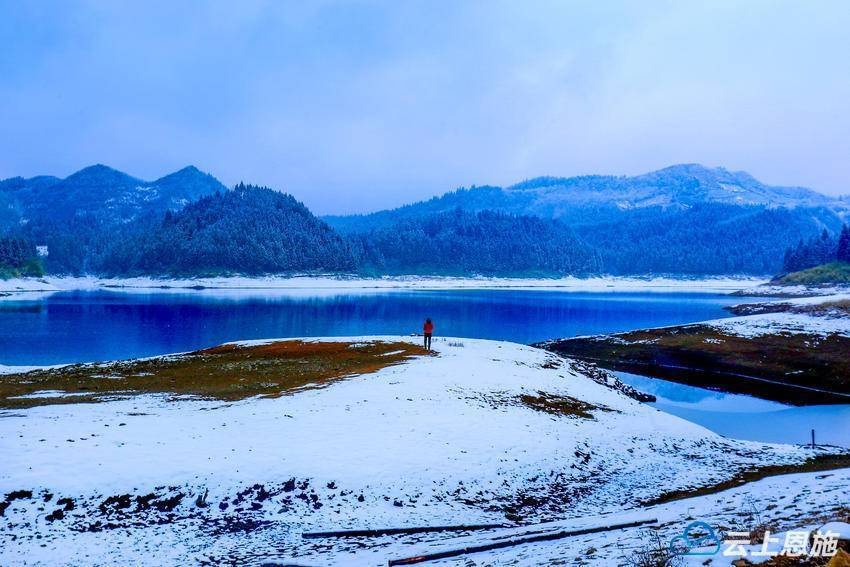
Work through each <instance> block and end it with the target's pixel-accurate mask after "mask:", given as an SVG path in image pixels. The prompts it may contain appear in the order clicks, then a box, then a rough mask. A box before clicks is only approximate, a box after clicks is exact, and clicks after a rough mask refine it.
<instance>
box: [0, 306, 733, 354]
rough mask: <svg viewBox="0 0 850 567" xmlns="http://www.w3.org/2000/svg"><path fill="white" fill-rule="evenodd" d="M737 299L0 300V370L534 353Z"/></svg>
mask: <svg viewBox="0 0 850 567" xmlns="http://www.w3.org/2000/svg"><path fill="white" fill-rule="evenodd" d="M740 301H741V298H735V297H729V296H724V295H714V294H697V293H616V292H607V293H578V292H561V291H518V290H448V291H446V290H443V291H419V290H417V291H389V292H386V291H368V292H354V293H352V292H349V291H345V292H340V293H335V292H322V293H320V294H309V293H305V292H293V291H291V290H261V291H257V290H227V291H223V290H203V291H183V292H170V291H155V292H149V293H140V292H136V291H133V292H126V291H94V292H62V293H55V294H52V295H48V296H45V297H42V298H40V299H35V300H15V299H13V298H5V300H3V301H0V364H7V365H30V364H59V363H67V362H88V361H96V360H114V359H120V358H131V357H138V356H152V355H157V354H164V353H170V352H181V351H187V350H193V349H198V348H203V347H208V346H212V345H216V344H220V343H222V342H226V341H235V340H241V339H256V338H268V337H302V336H346V335H388V334H392V335H405V334H410V333H415V332H418V331H419V330H420V329H421V325H422V321H423V320H424V319H425V318H426V317H431V318H432V319H433V320H434V322H435V324H436V331H435V333H436V335H444V336H455V337H475V338H485V339H502V340H509V341H515V342H520V343H530V342H534V341H540V340H544V339H551V338H558V337H569V336H576V335H589V334H598V333H610V332H617V331H627V330H631V329H637V328H645V327H657V326H661V325H676V324H681V323H690V322H695V321H702V320H706V319H715V318H718V317H724V316H727V315H728V313H727V312H726V311H724V310H723V306H724V305H729V304H733V303H738V302H740Z"/></svg>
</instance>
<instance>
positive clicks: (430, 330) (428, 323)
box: [422, 319, 434, 350]
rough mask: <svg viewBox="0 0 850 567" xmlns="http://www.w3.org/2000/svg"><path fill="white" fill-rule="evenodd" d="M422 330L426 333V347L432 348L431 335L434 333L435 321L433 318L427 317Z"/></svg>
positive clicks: (427, 348)
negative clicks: (432, 320)
mask: <svg viewBox="0 0 850 567" xmlns="http://www.w3.org/2000/svg"><path fill="white" fill-rule="evenodd" d="M422 332H423V333H424V334H425V349H426V350H431V335H433V334H434V323H432V322H431V319H425V325H423V326H422Z"/></svg>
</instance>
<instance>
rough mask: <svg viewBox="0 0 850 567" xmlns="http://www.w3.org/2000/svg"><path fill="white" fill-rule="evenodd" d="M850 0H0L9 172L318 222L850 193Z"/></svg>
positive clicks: (4, 148) (5, 165)
mask: <svg viewBox="0 0 850 567" xmlns="http://www.w3.org/2000/svg"><path fill="white" fill-rule="evenodd" d="M848 29H850V2H847V1H846V0H835V1H829V0H824V1H819V0H811V1H808V0H799V1H796V2H786V1H782V0H771V1H759V0H735V1H725V0H712V1H711V2H701V1H700V2H697V1H693V2H688V1H684V0H683V1H657V0H643V1H640V2H634V1H625V2H618V1H590V0H588V1H587V2H570V1H566V0H563V1H553V2H547V1H525V0H524V1H522V2H516V1H510V2H508V1H505V2H502V1H499V0H489V1H463V0H452V1H449V0H430V1H421V2H420V1H417V0H386V1H382V2H378V1H325V0H308V1H298V2H284V1H260V0H240V1H239V2H236V1H226V2H225V1H215V0H210V1H205V2H196V1H191V0H185V1H180V2H172V1H160V0H146V1H144V2H142V1H138V2H124V1H117V0H115V1H113V0H102V1H94V2H90V1H75V0H61V1H60V0H53V1H44V0H29V1H26V2H24V1H21V0H0V42H2V49H0V178H6V177H12V176H17V175H21V176H24V177H29V176H33V175H41V174H50V175H57V176H60V177H64V176H67V175H69V174H71V173H73V172H74V171H76V170H79V169H81V168H83V167H85V166H87V165H91V164H94V163H104V164H106V165H110V166H112V167H115V168H116V169H120V170H122V171H126V172H127V173H130V174H131V175H134V176H137V177H140V178H143V179H148V180H152V179H156V178H158V177H160V176H162V175H165V174H167V173H170V172H172V171H174V170H177V169H179V168H182V167H184V166H186V165H189V164H192V165H195V166H197V167H198V168H200V169H202V170H204V171H208V172H210V173H212V174H213V175H215V176H216V177H218V178H219V179H221V180H222V181H223V182H224V183H226V184H234V183H237V182H239V181H245V182H250V183H256V184H263V185H268V186H270V187H273V188H275V189H280V190H284V191H287V192H289V193H292V194H293V195H295V197H297V198H298V199H300V200H302V201H303V202H305V203H306V204H307V205H308V206H309V207H310V208H311V209H313V210H314V211H315V212H317V213H320V214H329V213H349V212H366V211H371V210H377V209H382V208H387V207H394V206H398V205H401V204H404V203H408V202H411V201H415V200H419V199H423V198H428V197H431V196H433V195H437V194H441V193H443V192H446V191H449V190H453V189H455V188H457V187H460V186H470V185H484V184H496V185H508V184H511V183H514V182H517V181H521V180H523V179H527V178H532V177H536V176H539V175H556V176H572V175H584V174H591V173H602V174H615V175H633V174H639V173H643V172H647V171H652V170H655V169H659V168H661V167H665V166H668V165H672V164H675V163H684V162H688V163H689V162H698V163H703V164H705V165H708V166H723V167H726V168H728V169H732V170H746V171H748V172H750V173H752V174H753V175H755V176H756V177H757V178H759V179H761V180H762V181H764V182H766V183H771V184H781V185H802V186H808V187H812V188H814V189H816V190H819V191H821V192H824V193H827V194H833V195H834V194H848V193H850V159H848V157H850V104H849V103H850V33H848V31H847V30H848Z"/></svg>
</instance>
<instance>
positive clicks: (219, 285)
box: [0, 276, 765, 293]
mask: <svg viewBox="0 0 850 567" xmlns="http://www.w3.org/2000/svg"><path fill="white" fill-rule="evenodd" d="M764 281H765V280H764V279H763V278H762V279H760V278H750V277H740V278H738V277H718V278H696V279H689V278H672V277H654V276H647V277H615V276H605V277H593V278H576V277H565V278H558V279H546V278H489V277H469V278H456V277H429V276H385V277H379V278H359V277H344V276H295V277H284V276H267V277H238V276H234V277H220V278H191V279H169V278H151V277H140V278H120V279H109V278H97V277H44V278H22V279H10V280H0V292H5V293H21V292H51V291H74V290H95V289H115V290H122V289H123V290H130V291H132V290H155V289H177V290H197V289H256V290H261V289H274V290H343V291H346V290H349V291H355V290H380V291H388V290H394V289H398V290H411V289H427V290H444V289H448V290H451V289H516V290H534V289H539V290H561V291H658V292H691V291H699V292H706V293H708V292H717V293H728V292H733V291H737V290H741V289H744V288H752V287H753V286H757V285H758V284H760V283H763V282H764Z"/></svg>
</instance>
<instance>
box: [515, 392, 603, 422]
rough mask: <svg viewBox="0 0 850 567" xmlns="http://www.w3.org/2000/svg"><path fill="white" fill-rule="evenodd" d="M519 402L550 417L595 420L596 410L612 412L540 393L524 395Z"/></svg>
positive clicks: (585, 403)
mask: <svg viewBox="0 0 850 567" xmlns="http://www.w3.org/2000/svg"><path fill="white" fill-rule="evenodd" d="M519 401H520V403H522V405H524V406H526V407H529V408H531V409H533V410H536V411H542V412H544V413H548V414H550V415H557V416H566V417H581V418H584V419H594V417H593V414H592V413H590V412H591V411H594V410H600V411H612V410H611V409H609V408H606V407H603V406H597V405H594V404H591V403H588V402H585V401H582V400H579V399H577V398H573V397H570V396H559V395H558V394H549V393H547V392H539V391H538V392H537V395H536V396H532V395H531V394H522V395H521V396H520V397H519Z"/></svg>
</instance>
